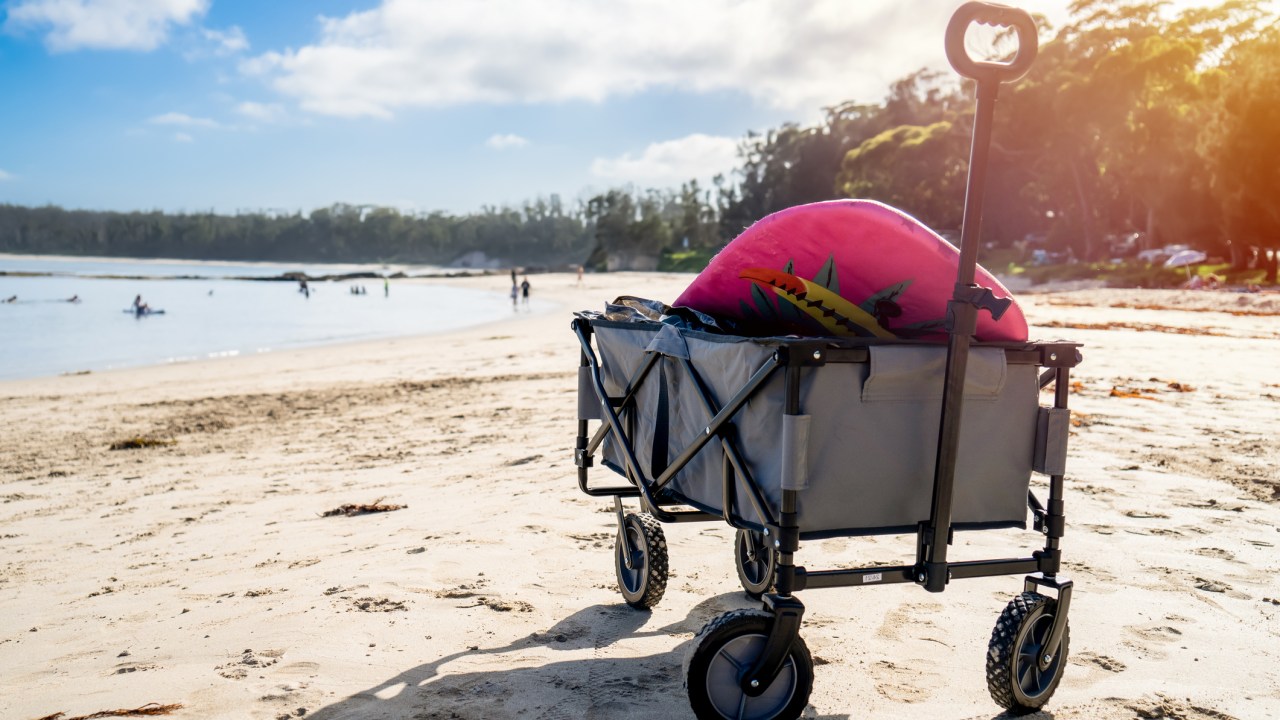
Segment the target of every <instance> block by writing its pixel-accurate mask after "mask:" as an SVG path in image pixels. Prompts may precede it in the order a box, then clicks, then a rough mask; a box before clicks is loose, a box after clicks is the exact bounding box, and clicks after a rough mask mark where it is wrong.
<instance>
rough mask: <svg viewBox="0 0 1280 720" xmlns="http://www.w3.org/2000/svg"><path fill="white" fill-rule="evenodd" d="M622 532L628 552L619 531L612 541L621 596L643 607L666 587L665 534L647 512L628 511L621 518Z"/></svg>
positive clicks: (635, 605) (641, 608) (649, 605)
mask: <svg viewBox="0 0 1280 720" xmlns="http://www.w3.org/2000/svg"><path fill="white" fill-rule="evenodd" d="M622 532H624V533H626V536H627V545H630V546H631V552H630V553H629V555H630V561H631V562H630V565H631V567H627V565H628V563H627V559H628V552H627V548H626V546H624V545H623V543H622V537H621V535H619V536H618V537H616V538H614V542H613V559H614V569H615V570H616V571H617V575H618V590H619V591H621V592H622V599H624V600H626V601H627V604H628V605H630V606H631V607H633V608H637V609H640V610H647V609H649V608H651V607H653V606H655V605H657V604H658V601H659V600H661V599H662V594H663V593H664V592H666V590H667V538H666V535H665V534H664V533H663V532H662V525H661V524H659V523H658V520H657V519H656V518H654V517H653V515H650V514H649V513H639V514H636V513H630V514H628V515H627V516H626V517H624V518H623V519H622Z"/></svg>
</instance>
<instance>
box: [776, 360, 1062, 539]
mask: <svg viewBox="0 0 1280 720" xmlns="http://www.w3.org/2000/svg"><path fill="white" fill-rule="evenodd" d="M936 353H937V354H938V356H939V357H941V358H943V359H944V362H945V355H946V348H945V347H939V348H937V349H936ZM1006 373H1007V376H1006V378H1005V382H1004V388H1003V390H1002V391H1001V392H1000V393H999V395H997V396H995V397H994V398H992V399H990V400H988V401H984V402H968V401H966V402H965V405H964V410H963V414H962V418H961V431H960V447H959V453H958V458H957V465H956V485H955V491H954V496H953V505H952V517H953V520H954V521H955V522H964V523H968V522H974V523H988V522H1014V523H1017V522H1025V520H1026V514H1027V507H1026V498H1027V485H1028V482H1029V480H1030V478H1031V459H1032V453H1033V450H1034V445H1035V426H1036V412H1037V408H1038V405H1039V403H1038V386H1037V381H1036V367H1035V366H1033V365H1010V366H1008V367H1007V369H1006ZM869 374H870V368H869V366H868V365H858V364H830V365H826V366H824V367H821V368H818V369H817V370H816V371H813V372H809V373H806V375H805V379H804V380H803V381H802V388H801V410H802V411H803V412H804V413H806V414H808V415H811V416H813V426H812V428H811V430H810V437H809V454H810V461H809V489H808V490H807V491H805V492H804V493H801V494H800V497H799V511H800V518H801V530H802V532H820V531H823V530H828V529H837V528H862V527H885V526H909V525H913V524H915V523H917V522H919V521H922V520H927V519H928V518H929V506H930V501H931V498H932V493H933V472H934V462H935V459H936V457H937V439H938V425H939V421H940V417H941V411H942V403H941V400H940V399H938V400H922V401H915V402H906V401H892V402H879V401H877V402H866V403H864V402H861V398H862V396H863V390H864V387H865V383H866V381H867V378H868V375H869ZM938 381H939V382H941V379H940V378H939V380H938Z"/></svg>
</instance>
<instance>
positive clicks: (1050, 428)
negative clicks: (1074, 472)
mask: <svg viewBox="0 0 1280 720" xmlns="http://www.w3.org/2000/svg"><path fill="white" fill-rule="evenodd" d="M1070 429H1071V411H1070V410H1068V409H1067V408H1047V407H1042V408H1040V413H1039V415H1037V416H1036V454H1035V459H1034V461H1033V462H1032V469H1034V470H1035V471H1036V472H1038V473H1043V474H1045V475H1062V474H1063V473H1065V472H1066V471H1067V436H1068V434H1069V433H1070Z"/></svg>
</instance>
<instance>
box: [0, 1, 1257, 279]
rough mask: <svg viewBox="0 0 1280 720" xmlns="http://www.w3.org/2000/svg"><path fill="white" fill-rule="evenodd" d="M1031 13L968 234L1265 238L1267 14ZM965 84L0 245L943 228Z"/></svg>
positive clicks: (657, 249)
mask: <svg viewBox="0 0 1280 720" xmlns="http://www.w3.org/2000/svg"><path fill="white" fill-rule="evenodd" d="M1040 20H1041V27H1042V40H1041V48H1040V53H1039V56H1038V58H1037V60H1036V63H1035V65H1034V66H1033V68H1032V70H1031V72H1030V73H1029V74H1028V76H1027V77H1026V78H1024V79H1023V80H1022V81H1021V82H1019V83H1017V84H1016V85H1011V86H1005V87H1003V88H1002V89H1001V94H1000V101H999V106H998V108H997V112H996V127H995V131H994V138H995V140H994V144H993V148H992V153H991V169H990V175H989V186H988V192H987V208H986V213H985V215H984V240H986V241H988V242H994V243H996V244H999V245H1008V244H1011V243H1014V242H1018V241H1021V240H1023V239H1025V238H1034V239H1035V240H1036V242H1040V243H1043V244H1044V245H1045V246H1046V247H1047V248H1049V249H1056V250H1061V251H1070V253H1071V254H1072V255H1074V256H1075V257H1077V258H1080V259H1083V260H1094V259H1101V258H1105V257H1108V256H1109V255H1110V254H1113V253H1114V252H1115V250H1116V248H1115V246H1114V244H1113V242H1112V241H1113V240H1114V239H1115V237H1116V236H1119V235H1129V236H1136V237H1138V238H1140V245H1145V246H1147V247H1156V246H1162V245H1166V244H1186V245H1190V246H1192V247H1197V248H1200V249H1203V250H1205V251H1206V252H1209V253H1210V254H1217V255H1222V256H1226V257H1230V258H1231V260H1232V261H1233V263H1235V264H1236V265H1237V266H1243V265H1244V264H1245V263H1247V262H1249V261H1250V260H1251V259H1252V258H1254V257H1255V256H1256V255H1257V252H1258V250H1259V249H1262V250H1263V251H1264V253H1265V250H1266V249H1267V248H1271V249H1276V248H1280V163H1278V162H1276V158H1280V132H1277V130H1276V128H1278V127H1280V29H1277V27H1276V24H1275V18H1274V17H1272V16H1270V15H1269V14H1268V13H1267V12H1266V10H1265V8H1264V7H1263V6H1262V4H1261V3H1260V2H1259V0H1228V1H1227V2H1224V3H1222V4H1221V5H1218V6H1216V7H1209V8H1193V9H1188V10H1184V11H1182V12H1180V13H1177V14H1169V13H1167V12H1165V9H1164V4H1163V3H1160V2H1142V1H1139V0H1129V1H1128V2H1124V3H1118V4H1117V3H1112V2H1103V1H1102V0H1077V2H1075V3H1074V4H1073V5H1072V6H1071V15H1070V18H1069V20H1068V21H1067V22H1066V23H1065V24H1064V25H1063V26H1062V27H1060V28H1048V27H1047V25H1046V24H1045V23H1044V22H1043V18H1041V19H1040ZM1012 42H1013V40H1012V38H1011V37H1009V36H1000V37H997V38H996V39H995V40H994V42H993V48H992V50H993V52H994V53H995V54H997V55H999V54H1001V53H1012V52H1013V49H1012V47H1010V46H1009V44H1011V43H1012ZM972 97H973V95H972V86H971V85H969V84H967V83H960V82H957V81H956V80H955V79H954V75H952V74H951V73H938V72H928V71H919V72H915V73H912V74H910V75H908V76H907V77H904V78H902V79H901V80H899V81H897V82H895V83H893V85H892V86H891V87H890V88H889V91H888V93H887V95H886V97H885V99H884V100H883V101H882V102H879V103H854V102H849V103H844V104H840V105H837V106H834V107H830V108H826V109H825V110H824V113H823V117H822V119H821V120H820V121H818V122H816V123H813V124H810V125H803V124H798V123H789V124H784V125H783V126H782V127H779V128H774V129H770V130H768V131H767V132H763V133H752V134H749V135H748V136H747V137H745V138H743V140H742V141H741V143H740V145H739V160H740V163H741V165H740V167H739V168H738V169H737V170H736V171H735V172H733V173H731V174H730V175H729V176H728V177H726V176H718V177H716V178H715V179H714V181H713V186H712V187H702V186H700V185H699V184H698V183H697V182H694V181H690V182H688V183H685V184H684V185H682V186H681V187H680V188H678V189H674V188H666V189H637V188H631V187H628V188H615V189H611V190H608V191H605V192H603V193H600V194H598V195H596V196H594V197H591V198H589V199H585V200H581V201H578V202H575V203H573V204H571V205H568V206H566V205H565V204H564V203H562V202H561V200H560V199H559V198H557V197H554V196H553V197H551V198H548V199H538V200H534V201H529V202H526V203H525V204H524V205H522V206H521V207H517V208H512V207H487V208H484V209H483V210H481V211H480V212H477V213H470V214H465V215H453V214H448V213H443V212H432V213H402V212H399V211H397V210H395V209H393V208H385V207H371V206H356V205H347V204H337V205H333V206H331V207H328V208H321V209H318V210H315V211H313V212H311V213H310V214H307V215H303V214H301V213H296V214H292V215H280V214H271V213H245V214H237V215H217V214H213V213H194V214H168V213H161V212H132V213H119V212H95V211H85V210H66V209H62V208H58V207H53V206H48V207H35V208H29V207H21V206H15V205H0V251H3V252H20V253H64V254H72V255H106V256H131V257H174V258H192V259H196V258H199V259H239V260H249V259H252V260H280V261H344V262H391V261H394V262H408V263H413V262H419V263H433V264H447V263H450V262H453V261H455V260H456V259H457V258H458V257H459V256H462V255H464V254H465V253H468V252H472V251H480V252H483V253H485V255H486V256H488V257H490V258H501V259H502V260H503V261H505V262H508V263H512V264H520V265H533V266H537V265H541V266H559V265H564V264H578V263H586V264H588V265H589V266H603V264H604V263H605V257H606V256H607V254H608V252H609V251H611V250H615V249H626V250H630V251H633V252H641V253H650V254H654V255H657V254H659V253H662V252H665V251H677V250H683V249H686V248H688V249H690V250H694V251H699V250H701V251H705V252H710V251H714V250H715V249H716V248H719V247H721V246H722V245H723V244H724V243H725V242H727V241H728V240H730V239H732V238H733V237H735V236H736V235H737V234H738V233H739V232H741V231H742V230H743V229H744V228H745V227H747V226H748V225H750V224H751V223H753V222H755V221H756V220H758V219H760V218H762V217H764V216H765V215H768V214H770V213H772V212H775V211H777V210H781V209H783V208H786V207H790V206H793V205H796V204H800V203H807V202H815V201H820V200H829V199H835V198H842V197H861V198H871V199H876V200H881V201H884V202H887V203H889V204H892V205H894V206H897V207H899V208H902V209H903V210H905V211H907V212H909V213H911V214H913V215H915V216H916V217H918V218H919V219H920V220H921V221H923V222H925V223H926V224H928V225H930V226H932V227H934V228H936V229H939V230H953V229H958V228H959V226H960V221H961V213H962V205H963V196H964V184H965V176H966V173H967V158H968V147H969V133H970V130H971V127H972V119H973V100H972ZM1272 262H1273V263H1274V260H1273V261H1272ZM1273 267H1274V266H1273ZM1271 280H1272V281H1273V282H1274V270H1272V277H1271Z"/></svg>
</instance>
